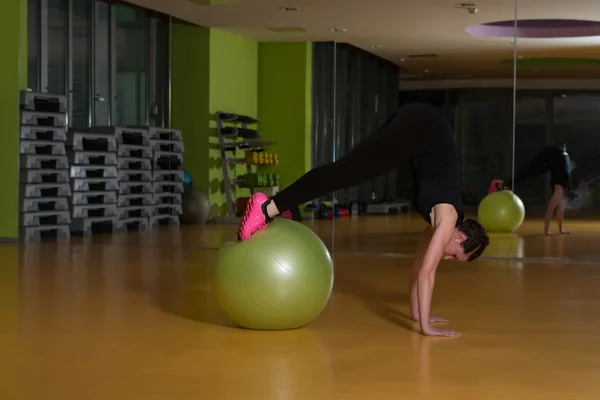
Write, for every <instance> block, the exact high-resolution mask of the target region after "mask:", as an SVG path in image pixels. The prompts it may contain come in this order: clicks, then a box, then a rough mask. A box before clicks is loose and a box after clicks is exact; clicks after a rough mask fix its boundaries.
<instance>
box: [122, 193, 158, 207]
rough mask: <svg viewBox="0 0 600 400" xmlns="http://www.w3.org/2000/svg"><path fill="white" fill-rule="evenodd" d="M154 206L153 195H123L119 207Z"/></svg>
mask: <svg viewBox="0 0 600 400" xmlns="http://www.w3.org/2000/svg"><path fill="white" fill-rule="evenodd" d="M152 204H154V196H153V194H152V193H144V194H121V195H119V197H118V200H117V205H118V206H119V207H129V206H134V205H137V206H138V207H139V206H149V205H152Z"/></svg>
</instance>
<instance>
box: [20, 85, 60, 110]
mask: <svg viewBox="0 0 600 400" xmlns="http://www.w3.org/2000/svg"><path fill="white" fill-rule="evenodd" d="M19 100H20V102H19V104H20V105H21V108H22V109H24V110H27V111H39V110H40V108H44V109H52V110H53V111H55V112H57V113H66V112H67V111H68V108H67V96H63V95H60V94H50V93H39V92H28V91H26V90H22V91H21V95H20V99H19Z"/></svg>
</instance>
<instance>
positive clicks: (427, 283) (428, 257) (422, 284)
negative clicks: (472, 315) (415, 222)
mask: <svg viewBox="0 0 600 400" xmlns="http://www.w3.org/2000/svg"><path fill="white" fill-rule="evenodd" d="M457 218H458V216H457V214H456V210H455V209H454V208H453V207H452V206H450V205H446V204H443V205H437V206H435V207H434V209H433V210H432V221H431V222H432V224H431V225H432V228H433V235H432V237H431V240H430V241H429V246H428V247H427V250H426V251H425V255H424V257H423V263H422V264H421V268H420V270H419V272H418V277H417V294H418V299H419V319H420V322H421V330H422V331H423V334H425V335H436V336H445V334H444V332H442V331H439V330H437V329H434V328H432V327H431V326H430V325H429V317H430V315H429V314H430V310H431V299H432V297H433V288H434V286H435V272H436V270H437V267H438V265H439V263H440V261H441V259H442V257H443V255H444V248H445V247H446V246H447V245H448V243H449V242H450V240H452V237H453V235H454V232H455V228H456V220H457Z"/></svg>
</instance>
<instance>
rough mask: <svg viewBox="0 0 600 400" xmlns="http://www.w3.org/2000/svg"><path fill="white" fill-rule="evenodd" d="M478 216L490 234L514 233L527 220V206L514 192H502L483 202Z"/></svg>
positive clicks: (490, 196) (484, 199)
mask: <svg viewBox="0 0 600 400" xmlns="http://www.w3.org/2000/svg"><path fill="white" fill-rule="evenodd" d="M477 216H478V218H479V221H480V222H481V224H482V225H483V227H484V228H485V229H486V230H487V231H488V232H504V233H508V232H514V231H515V230H517V229H518V228H519V226H521V224H522V223H523V220H524V219H525V205H524V204H523V201H521V199H520V198H519V196H517V195H516V194H514V193H513V192H512V191H510V190H500V191H497V192H494V193H492V194H489V195H487V196H486V197H484V198H483V200H481V202H480V203H479V208H478V210H477Z"/></svg>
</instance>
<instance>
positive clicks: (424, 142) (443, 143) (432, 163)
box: [411, 104, 464, 225]
mask: <svg viewBox="0 0 600 400" xmlns="http://www.w3.org/2000/svg"><path fill="white" fill-rule="evenodd" d="M414 107H415V108H416V109H415V110H414V111H415V113H416V114H417V115H418V116H419V118H422V124H423V125H422V126H423V127H424V129H419V131H420V133H421V135H420V139H421V140H419V141H418V142H419V146H418V150H417V151H416V152H415V154H414V156H413V158H412V159H411V166H412V169H413V176H414V194H413V197H414V198H413V204H414V206H415V209H416V211H417V212H418V213H419V214H420V215H421V216H422V217H423V219H425V221H426V222H427V223H428V224H430V225H431V217H430V213H431V210H432V208H433V207H434V206H435V205H437V204H442V203H445V204H450V205H452V206H453V207H454V208H455V209H456V212H457V214H458V221H462V220H463V218H464V210H463V205H462V196H461V175H460V164H459V158H458V148H457V145H456V140H455V137H454V132H453V131H452V127H451V126H450V123H449V122H448V120H447V119H446V117H445V116H444V115H443V114H442V113H441V112H440V111H438V110H437V109H435V108H433V107H431V106H429V105H421V104H420V105H418V106H417V105H414Z"/></svg>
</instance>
